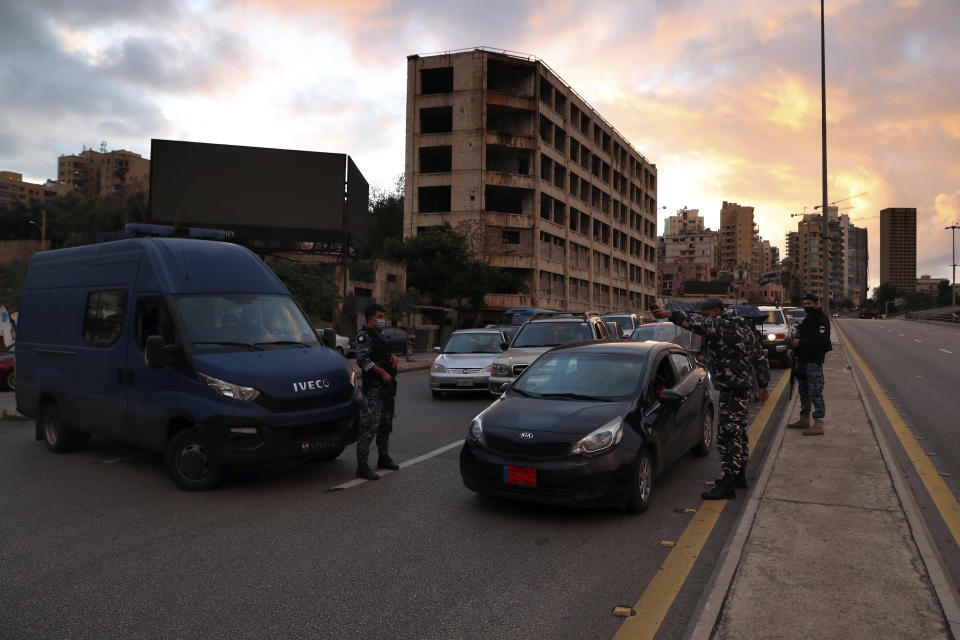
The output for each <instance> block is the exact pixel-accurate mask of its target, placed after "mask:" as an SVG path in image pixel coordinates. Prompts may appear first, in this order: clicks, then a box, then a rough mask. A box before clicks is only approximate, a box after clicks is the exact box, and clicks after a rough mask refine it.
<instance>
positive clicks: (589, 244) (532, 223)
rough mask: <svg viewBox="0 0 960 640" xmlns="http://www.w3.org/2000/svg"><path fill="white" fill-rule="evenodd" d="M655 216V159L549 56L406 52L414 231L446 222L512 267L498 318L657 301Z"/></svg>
mask: <svg viewBox="0 0 960 640" xmlns="http://www.w3.org/2000/svg"><path fill="white" fill-rule="evenodd" d="M656 210H657V168H656V166H655V165H654V164H652V163H651V162H650V161H649V160H647V159H646V158H644V157H643V156H642V155H641V154H640V153H639V152H638V151H637V150H636V149H634V148H633V146H632V145H631V144H630V143H629V142H628V141H627V140H626V139H625V138H624V137H623V136H622V135H621V134H620V133H619V132H618V131H617V130H616V129H614V128H613V126H612V125H611V124H610V123H608V122H607V121H606V120H604V119H603V118H602V117H601V116H600V114H598V113H597V112H596V111H595V110H594V109H593V108H592V107H591V106H590V105H589V104H587V102H586V101H585V100H583V98H581V97H580V96H579V95H577V93H576V92H575V91H574V90H573V89H572V88H571V87H570V86H568V85H567V84H566V83H565V82H564V81H563V80H562V79H561V78H559V77H558V76H557V75H556V74H555V73H554V72H553V71H552V70H551V69H550V68H549V67H548V66H547V65H546V64H544V63H543V62H542V61H540V60H537V59H535V58H527V57H517V56H513V55H508V54H504V53H497V52H493V51H488V50H485V49H472V50H468V51H462V52H454V53H445V54H441V55H429V56H417V55H414V56H410V57H409V58H408V61H407V138H406V194H405V201H404V236H413V235H416V234H417V233H418V232H419V231H421V230H422V229H425V228H428V227H434V226H438V225H442V224H444V223H449V224H450V225H451V226H452V227H453V228H454V229H455V230H456V231H459V232H461V233H464V234H465V235H466V236H467V238H468V239H469V242H470V248H471V251H472V253H473V255H474V256H475V257H477V258H480V259H483V260H485V261H487V262H488V263H489V264H491V265H493V266H497V267H502V268H504V269H507V270H510V271H511V272H513V274H514V275H515V279H514V280H515V282H516V283H517V285H516V290H515V291H509V292H493V293H490V294H488V295H487V297H486V304H487V307H488V308H489V309H490V310H491V312H497V311H502V310H505V309H508V308H511V307H518V306H533V307H541V308H549V309H591V310H596V311H600V312H605V311H626V310H629V311H644V310H646V309H648V308H649V307H650V305H651V304H652V303H653V301H654V296H655V287H656V242H657V238H656V234H657V221H656Z"/></svg>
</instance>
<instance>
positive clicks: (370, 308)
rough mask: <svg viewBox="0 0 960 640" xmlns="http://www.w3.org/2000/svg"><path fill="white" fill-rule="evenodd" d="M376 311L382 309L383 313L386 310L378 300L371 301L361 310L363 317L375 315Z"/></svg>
mask: <svg viewBox="0 0 960 640" xmlns="http://www.w3.org/2000/svg"><path fill="white" fill-rule="evenodd" d="M377 311H383V312H384V313H386V312H387V310H386V309H385V308H384V306H383V305H382V304H380V303H378V302H371V303H370V304H368V305H367V308H366V309H364V310H363V315H364V317H366V318H369V317H371V316H374V315H376V314H377Z"/></svg>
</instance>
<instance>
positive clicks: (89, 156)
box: [57, 147, 150, 198]
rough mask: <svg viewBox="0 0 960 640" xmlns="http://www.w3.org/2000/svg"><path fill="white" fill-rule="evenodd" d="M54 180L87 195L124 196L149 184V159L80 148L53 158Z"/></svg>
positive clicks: (123, 153)
mask: <svg viewBox="0 0 960 640" xmlns="http://www.w3.org/2000/svg"><path fill="white" fill-rule="evenodd" d="M57 181H58V182H59V183H60V184H63V185H67V186H69V187H70V188H72V189H73V190H74V191H79V192H80V193H82V194H83V195H85V196H87V197H90V198H108V197H119V198H124V197H126V196H128V195H130V194H132V193H136V192H137V191H146V190H147V189H148V188H149V186H150V161H149V160H147V159H146V158H144V157H142V156H141V155H140V154H139V153H133V152H132V151H125V150H123V149H119V150H116V151H107V150H106V148H105V147H101V151H94V150H93V149H84V150H83V151H81V152H80V154H78V155H63V156H60V157H59V158H58V159H57Z"/></svg>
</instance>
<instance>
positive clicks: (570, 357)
mask: <svg viewBox="0 0 960 640" xmlns="http://www.w3.org/2000/svg"><path fill="white" fill-rule="evenodd" d="M644 364H645V362H644V360H641V359H639V358H637V357H630V356H618V355H608V354H585V353H582V352H579V353H578V352H576V351H559V352H550V353H547V354H544V355H543V356H541V357H540V358H538V359H537V360H536V361H535V362H534V363H533V364H531V365H530V366H529V367H527V369H526V371H524V372H523V374H522V375H521V376H520V377H519V378H517V380H516V382H514V383H513V385H511V387H510V391H511V392H518V393H519V394H521V395H527V396H532V397H546V398H559V399H569V400H603V401H616V400H626V399H628V398H631V397H633V396H635V395H636V394H637V393H638V391H639V389H640V385H641V383H642V382H643V369H644Z"/></svg>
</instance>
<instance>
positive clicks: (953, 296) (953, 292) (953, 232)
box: [944, 224, 960, 311]
mask: <svg viewBox="0 0 960 640" xmlns="http://www.w3.org/2000/svg"><path fill="white" fill-rule="evenodd" d="M944 229H950V244H951V245H952V247H953V260H951V261H950V262H951V264H950V266H951V267H953V283H951V285H950V301H951V304H950V306H951V310H952V311H956V309H957V229H960V226H958V225H955V224H953V225H950V226H949V227H944Z"/></svg>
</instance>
